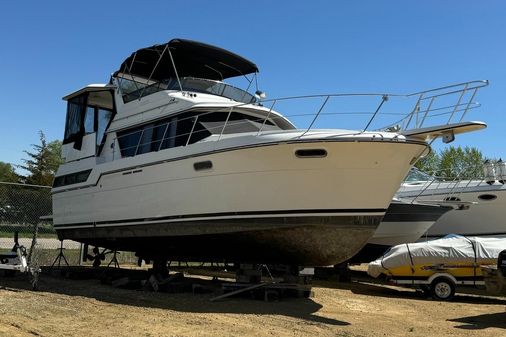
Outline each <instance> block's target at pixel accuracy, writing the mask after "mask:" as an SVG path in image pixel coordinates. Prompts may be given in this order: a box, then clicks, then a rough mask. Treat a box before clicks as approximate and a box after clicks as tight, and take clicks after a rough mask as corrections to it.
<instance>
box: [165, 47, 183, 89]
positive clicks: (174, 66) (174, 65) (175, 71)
mask: <svg viewBox="0 0 506 337" xmlns="http://www.w3.org/2000/svg"><path fill="white" fill-rule="evenodd" d="M168 51H169V56H170V61H171V62H172V67H173V68H174V73H175V74H176V78H177V83H179V90H180V91H181V92H183V86H182V85H181V80H179V75H178V74H177V69H176V64H175V63H174V58H173V57H172V53H171V52H170V47H169V48H168Z"/></svg>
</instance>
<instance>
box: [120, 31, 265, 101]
mask: <svg viewBox="0 0 506 337" xmlns="http://www.w3.org/2000/svg"><path fill="white" fill-rule="evenodd" d="M257 72H258V68H257V66H256V65H255V64H254V63H253V62H251V61H248V60H247V59H245V58H243V57H241V56H239V55H237V54H234V53H232V52H230V51H227V50H225V49H222V48H218V47H215V46H211V45H208V44H205V43H201V42H196V41H190V40H183V39H173V40H171V41H169V42H167V43H165V44H160V45H154V46H151V47H147V48H142V49H139V50H137V51H135V52H134V53H132V54H131V55H130V56H129V57H128V58H127V59H126V60H125V61H123V63H122V64H121V66H120V69H119V70H117V71H116V72H115V73H114V74H113V82H116V81H115V79H117V82H116V83H115V84H117V85H118V87H119V88H120V90H121V93H122V96H123V101H124V102H125V103H128V102H131V101H133V100H135V99H141V98H142V97H144V96H147V95H151V94H153V93H155V92H158V91H162V90H180V91H192V92H202V93H207V94H212V95H218V96H222V97H226V98H229V99H232V100H234V101H237V102H241V103H253V102H255V101H256V99H255V97H254V96H253V95H252V94H250V93H248V92H247V90H248V89H249V87H250V86H251V84H252V83H253V80H254V79H255V78H256V73H257ZM252 73H253V74H254V76H253V77H251V76H250V77H247V76H246V75H249V74H252ZM237 76H244V77H245V78H246V79H247V81H248V82H249V85H248V89H246V90H242V89H239V88H236V87H234V86H231V85H229V84H226V83H223V82H222V81H223V80H224V79H226V78H231V77H237Z"/></svg>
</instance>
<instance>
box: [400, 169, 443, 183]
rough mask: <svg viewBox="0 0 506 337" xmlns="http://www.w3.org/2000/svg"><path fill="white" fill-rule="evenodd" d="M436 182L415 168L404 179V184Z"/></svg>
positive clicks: (433, 178)
mask: <svg viewBox="0 0 506 337" xmlns="http://www.w3.org/2000/svg"><path fill="white" fill-rule="evenodd" d="M433 180H437V179H436V178H435V177H433V176H431V175H430V174H427V173H425V172H422V171H420V170H419V169H417V168H412V169H411V170H410V171H409V173H408V175H407V176H406V179H404V182H415V181H424V182H425V181H433Z"/></svg>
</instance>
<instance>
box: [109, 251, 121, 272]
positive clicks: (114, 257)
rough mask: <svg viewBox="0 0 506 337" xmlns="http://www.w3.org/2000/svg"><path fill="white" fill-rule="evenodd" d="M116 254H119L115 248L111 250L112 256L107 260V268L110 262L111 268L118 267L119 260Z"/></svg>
mask: <svg viewBox="0 0 506 337" xmlns="http://www.w3.org/2000/svg"><path fill="white" fill-rule="evenodd" d="M117 254H119V252H118V251H117V250H113V251H112V258H111V261H109V264H107V267H108V268H109V267H110V266H111V264H112V267H113V268H119V261H118V256H117Z"/></svg>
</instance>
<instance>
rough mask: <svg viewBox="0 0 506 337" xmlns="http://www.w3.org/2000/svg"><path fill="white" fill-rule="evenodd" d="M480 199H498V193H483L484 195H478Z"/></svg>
mask: <svg viewBox="0 0 506 337" xmlns="http://www.w3.org/2000/svg"><path fill="white" fill-rule="evenodd" d="M478 199H480V200H483V201H491V200H495V199H497V195H494V194H482V195H480V196H478Z"/></svg>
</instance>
